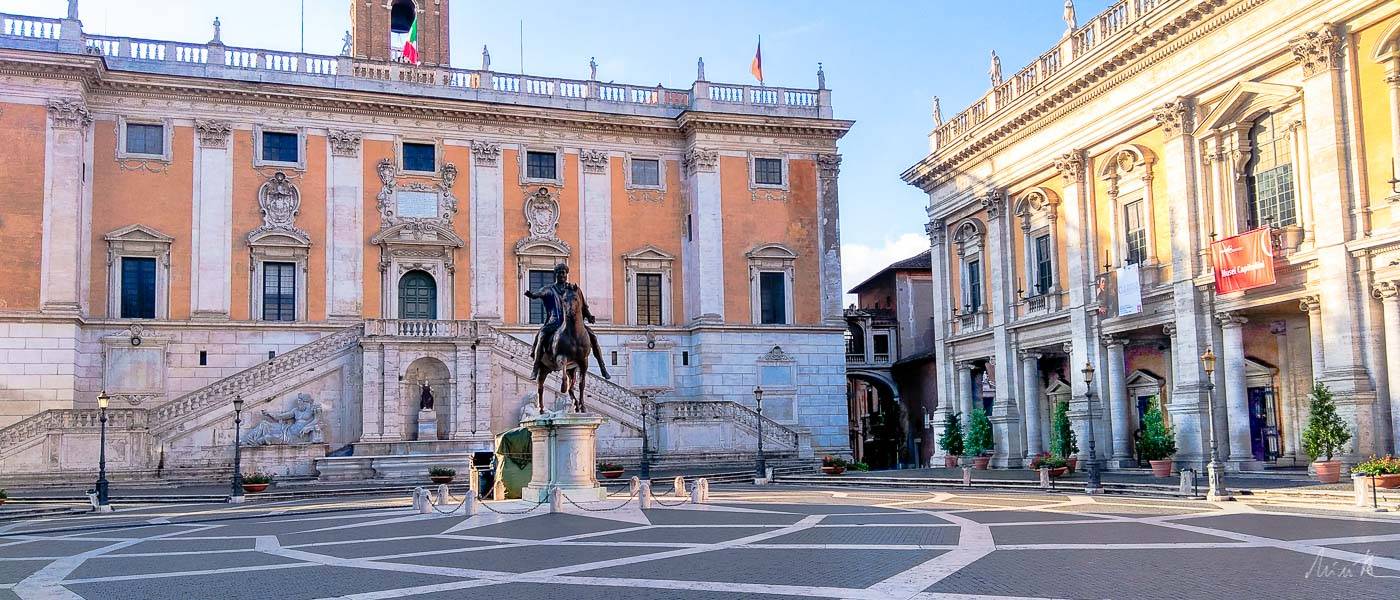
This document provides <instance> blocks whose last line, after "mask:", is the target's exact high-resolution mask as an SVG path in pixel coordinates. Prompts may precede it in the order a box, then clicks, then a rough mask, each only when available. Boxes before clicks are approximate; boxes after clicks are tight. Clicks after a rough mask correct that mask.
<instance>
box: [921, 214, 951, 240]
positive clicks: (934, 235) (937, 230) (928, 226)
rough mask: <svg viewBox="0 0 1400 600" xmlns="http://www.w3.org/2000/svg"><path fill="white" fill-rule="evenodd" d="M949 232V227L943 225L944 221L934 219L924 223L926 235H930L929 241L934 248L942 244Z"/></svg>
mask: <svg viewBox="0 0 1400 600" xmlns="http://www.w3.org/2000/svg"><path fill="white" fill-rule="evenodd" d="M947 232H948V227H947V226H946V225H944V224H943V219H933V220H931V221H929V222H927V223H924V233H926V234H928V241H929V244H930V245H932V246H937V245H939V244H942V243H943V238H944V236H945V235H947Z"/></svg>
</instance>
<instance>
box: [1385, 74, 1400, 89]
mask: <svg viewBox="0 0 1400 600" xmlns="http://www.w3.org/2000/svg"><path fill="white" fill-rule="evenodd" d="M1385 82H1386V84H1388V85H1389V86H1390V87H1393V88H1400V71H1391V72H1389V73H1386V74H1385Z"/></svg>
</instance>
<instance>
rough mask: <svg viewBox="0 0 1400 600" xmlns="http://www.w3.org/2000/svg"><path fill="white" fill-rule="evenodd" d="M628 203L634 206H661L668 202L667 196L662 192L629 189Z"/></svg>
mask: <svg viewBox="0 0 1400 600" xmlns="http://www.w3.org/2000/svg"><path fill="white" fill-rule="evenodd" d="M627 201H628V202H631V203H633V204H661V203H662V202H665V201H666V195H665V193H663V192H662V191H661V190H649V189H629V190H627Z"/></svg>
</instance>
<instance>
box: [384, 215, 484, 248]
mask: <svg viewBox="0 0 1400 600" xmlns="http://www.w3.org/2000/svg"><path fill="white" fill-rule="evenodd" d="M369 243H371V244H410V245H421V246H450V247H453V248H461V247H462V246H464V245H466V242H464V241H462V238H461V237H459V236H458V235H457V233H456V232H454V231H452V229H451V228H449V227H444V226H443V225H442V224H440V223H438V222H435V221H424V220H418V219H403V220H400V221H399V222H398V223H395V224H393V225H390V226H388V227H385V228H383V229H381V230H379V233H376V234H374V235H373V236H372V237H370V238H369Z"/></svg>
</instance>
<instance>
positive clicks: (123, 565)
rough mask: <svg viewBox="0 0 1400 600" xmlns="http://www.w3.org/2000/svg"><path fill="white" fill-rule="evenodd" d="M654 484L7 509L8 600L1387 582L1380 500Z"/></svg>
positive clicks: (1247, 589) (1084, 592) (358, 598)
mask: <svg viewBox="0 0 1400 600" xmlns="http://www.w3.org/2000/svg"><path fill="white" fill-rule="evenodd" d="M662 500H664V501H665V502H667V503H668V504H675V505H674V506H661V505H657V506H656V508H654V509H648V510H640V509H639V508H638V507H637V504H636V501H635V500H632V501H630V502H628V503H627V504H626V505H625V506H623V499H622V497H620V496H619V497H615V498H613V499H610V500H608V501H605V502H600V503H596V504H592V505H584V506H585V507H586V508H589V509H592V510H582V509H581V508H579V507H576V506H572V505H566V511H565V512H564V513H557V514H548V513H547V512H546V510H547V508H548V507H547V506H543V507H535V508H534V509H533V510H531V511H530V512H526V513H524V514H499V513H496V512H492V511H489V510H483V511H482V512H481V514H479V515H477V516H473V517H470V518H468V517H466V516H465V515H464V514H463V513H461V512H457V513H455V514H445V515H444V514H432V515H420V514H415V513H413V512H412V511H411V509H410V508H408V507H407V506H406V504H407V502H406V500H405V499H397V498H378V499H376V498H365V499H356V500H344V499H337V500H305V501H293V502H282V503H266V504H247V505H243V506H239V507H229V506H222V505H217V506H216V505H181V506H170V505H166V506H147V507H126V508H125V509H124V510H121V511H119V512H117V513H113V514H110V515H100V516H99V515H85V516H78V517H64V518H50V519H42V520H30V521H24V522H20V523H11V524H7V525H2V526H0V600H5V599H12V598H23V599H25V600H30V599H40V598H42V599H54V598H87V599H128V598H130V599H142V600H159V599H167V598H168V599H172V600H185V599H213V598H266V599H295V600H303V599H304V600H313V599H319V598H349V599H355V600H374V599H391V598H415V599H444V600H445V599H449V598H471V597H480V596H484V595H490V596H491V597H494V598H507V599H511V600H518V599H532V598H541V599H544V598H606V599H607V600H633V599H637V600H642V599H653V598H683V599H721V598H856V599H875V598H927V599H933V598H970V597H976V598H995V597H1008V598H1010V597H1016V598H1132V599H1153V598H1204V597H1226V598H1231V597H1233V598H1276V599H1277V598H1345V599H1347V600H1361V599H1366V598H1386V599H1390V600H1393V599H1395V598H1400V519H1396V518H1394V517H1393V516H1384V515H1378V516H1375V517H1369V516H1354V515H1343V514H1329V515H1321V514H1298V513H1288V512H1284V511H1281V510H1279V509H1273V510H1270V511H1268V512H1262V511H1259V510H1257V509H1255V508H1253V507H1251V506H1248V505H1245V504H1243V503H1229V502H1227V503H1220V504H1209V503H1204V502H1188V501H1170V500H1158V499H1151V500H1148V499H1131V498H1122V497H1108V498H1104V497H1094V498H1091V497H1087V496H1079V495H1033V494H1012V493H987V492H977V493H914V492H880V491H862V490H854V489H847V490H842V491H830V490H821V489H802V488H792V487H780V488H762V489H760V488H752V487H734V488H726V489H719V488H718V487H716V489H715V490H714V491H713V492H712V494H711V498H710V500H711V501H710V503H708V504H702V505H691V504H683V503H681V501H679V500H678V499H675V498H663V499H662ZM491 506H492V507H493V508H495V509H496V510H499V511H504V512H517V511H525V510H526V509H529V508H531V507H530V506H529V505H523V504H521V503H518V502H510V503H493V504H492V505H491ZM619 506H621V508H616V507H619ZM450 508H451V507H444V510H447V509H450ZM603 509H611V510H603Z"/></svg>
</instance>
